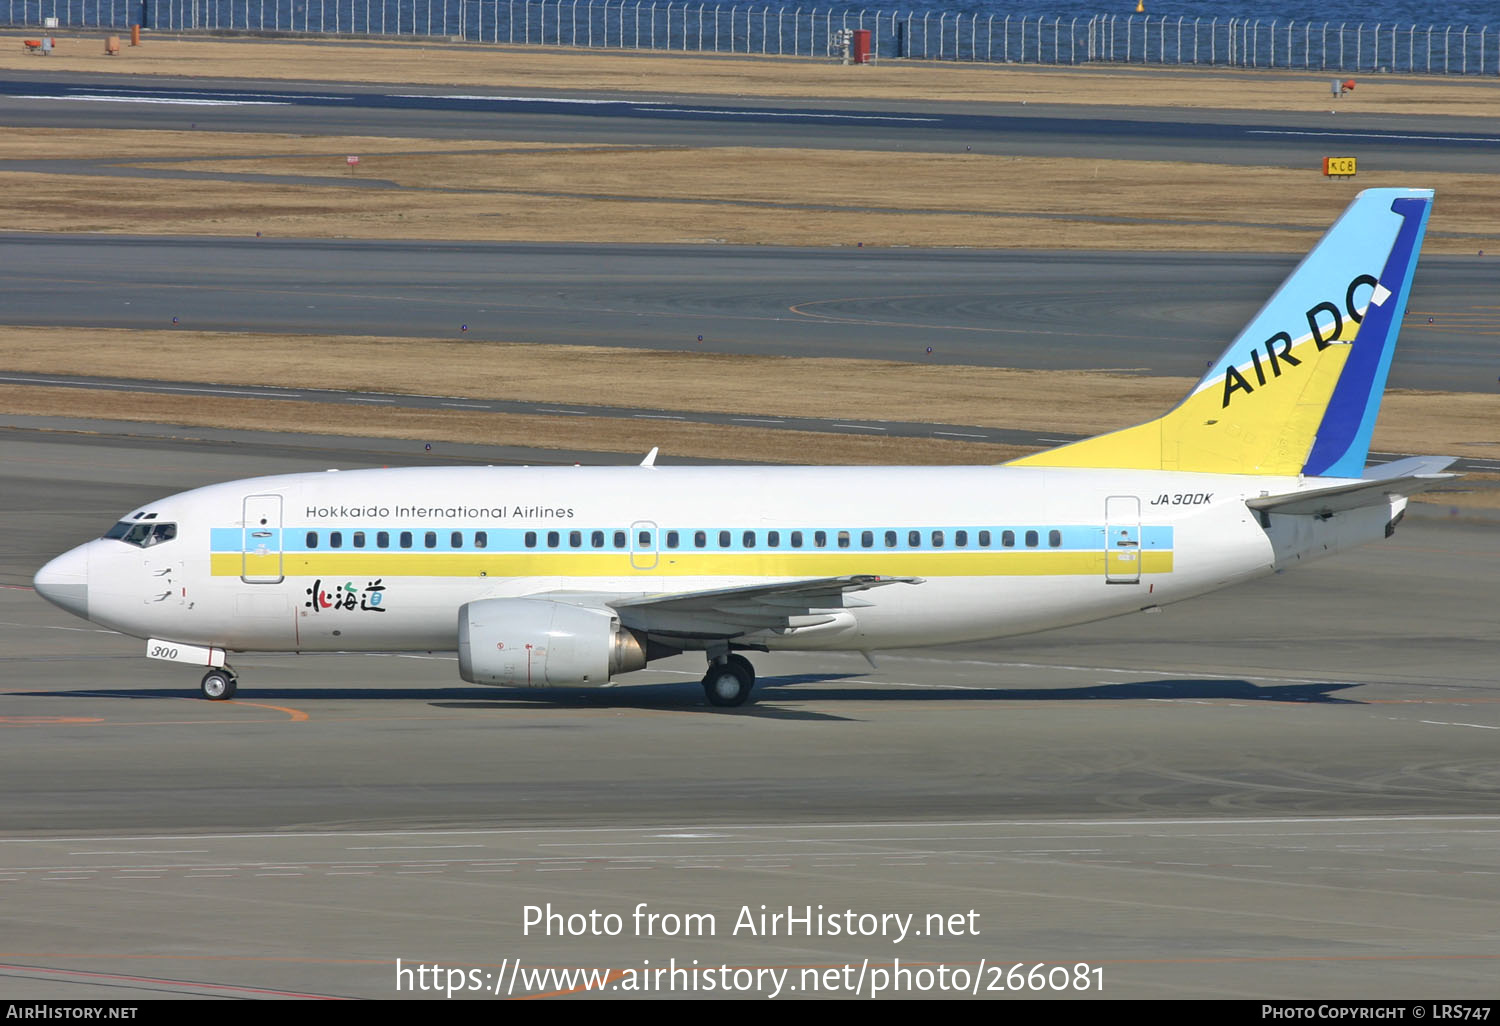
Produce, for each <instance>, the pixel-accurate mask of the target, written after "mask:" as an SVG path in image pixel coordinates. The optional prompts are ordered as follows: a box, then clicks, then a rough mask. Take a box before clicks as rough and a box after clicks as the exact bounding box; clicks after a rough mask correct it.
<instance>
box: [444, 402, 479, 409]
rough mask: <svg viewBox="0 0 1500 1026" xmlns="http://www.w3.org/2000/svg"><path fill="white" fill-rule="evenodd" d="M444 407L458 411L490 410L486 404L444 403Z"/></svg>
mask: <svg viewBox="0 0 1500 1026" xmlns="http://www.w3.org/2000/svg"><path fill="white" fill-rule="evenodd" d="M443 405H444V406H452V407H453V408H454V409H457V410H488V409H490V407H489V406H487V405H485V404H484V403H444V404H443Z"/></svg>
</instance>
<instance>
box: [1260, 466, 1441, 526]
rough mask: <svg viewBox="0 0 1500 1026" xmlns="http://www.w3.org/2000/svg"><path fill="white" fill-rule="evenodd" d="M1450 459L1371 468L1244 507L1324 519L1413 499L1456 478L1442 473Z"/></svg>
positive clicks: (1270, 496)
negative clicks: (1395, 499)
mask: <svg viewBox="0 0 1500 1026" xmlns="http://www.w3.org/2000/svg"><path fill="white" fill-rule="evenodd" d="M1453 459H1454V458H1453V457H1451V456H1412V457H1409V458H1408V459H1404V460H1395V461H1393V462H1391V463H1384V464H1381V465H1380V466H1377V467H1371V468H1370V469H1369V470H1366V471H1365V476H1364V478H1363V479H1361V480H1358V481H1345V482H1343V483H1341V484H1336V485H1326V486H1324V487H1312V488H1301V489H1298V490H1297V491H1294V492H1283V493H1281V494H1280V495H1262V496H1260V497H1258V498H1254V499H1246V500H1245V505H1247V506H1249V507H1250V508H1251V509H1253V510H1257V511H1259V512H1262V513H1290V514H1294V515H1296V514H1300V515H1303V516H1326V515H1329V514H1333V513H1339V512H1342V511H1344V510H1350V509H1359V508H1361V507H1363V506H1375V505H1379V504H1380V503H1382V502H1385V501H1387V499H1388V497H1390V496H1398V497H1404V496H1408V495H1415V494H1416V493H1418V492H1425V491H1427V490H1428V489H1429V488H1435V487H1437V486H1438V485H1440V484H1442V483H1443V482H1445V481H1451V480H1453V479H1454V478H1455V477H1458V476H1459V475H1457V474H1444V473H1442V471H1443V469H1444V468H1446V467H1447V466H1448V465H1449V464H1451V463H1452V462H1453Z"/></svg>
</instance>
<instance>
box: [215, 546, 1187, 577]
mask: <svg viewBox="0 0 1500 1026" xmlns="http://www.w3.org/2000/svg"><path fill="white" fill-rule="evenodd" d="M649 560H650V556H649V554H647V555H646V556H645V558H642V554H640V553H637V554H636V562H637V563H639V564H642V565H641V566H632V565H631V557H630V553H628V552H609V553H592V552H587V553H573V552H538V553H494V554H486V553H477V552H453V553H441V552H432V553H428V552H423V553H403V552H338V553H333V552H319V553H296V554H287V555H285V556H283V557H282V562H281V568H282V569H281V572H282V573H283V574H285V575H286V576H288V577H349V578H353V577H372V578H373V577H479V576H481V575H483V576H488V577H631V576H636V575H640V576H655V577H838V576H841V575H844V574H880V575H882V576H889V577H1027V576H1038V577H1055V576H1085V575H1095V576H1101V577H1102V576H1103V575H1104V553H1103V551H1082V552H1080V551H1076V550H1074V551H1056V552H1054V551H1048V550H1046V549H1035V550H1025V549H1022V550H1016V551H1005V550H1001V551H998V552H996V551H984V552H975V551H968V552H914V553H882V552H878V551H868V550H859V551H850V552H811V553H794V552H745V553H732V554H730V553H701V554H700V553H693V552H680V551H679V552H662V553H659V554H658V559H657V561H656V565H655V566H652V567H649V568H647V567H645V566H644V564H645V563H647V562H649ZM212 567H213V575H214V576H215V577H239V576H240V574H241V568H242V556H241V554H240V553H237V552H220V553H215V554H214V556H213V563H212ZM255 572H256V573H257V574H260V573H264V572H265V571H264V570H263V569H257V570H256V571H255ZM1141 572H1142V573H1148V574H1165V573H1171V572H1172V553H1171V552H1170V551H1159V550H1148V551H1144V552H1142V553H1141Z"/></svg>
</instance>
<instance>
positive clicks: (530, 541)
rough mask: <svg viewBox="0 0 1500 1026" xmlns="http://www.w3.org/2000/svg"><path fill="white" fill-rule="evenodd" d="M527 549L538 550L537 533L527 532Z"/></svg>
mask: <svg viewBox="0 0 1500 1026" xmlns="http://www.w3.org/2000/svg"><path fill="white" fill-rule="evenodd" d="M526 547H527V548H528V549H534V548H536V532H535V531H527V532H526Z"/></svg>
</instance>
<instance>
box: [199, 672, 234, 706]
mask: <svg viewBox="0 0 1500 1026" xmlns="http://www.w3.org/2000/svg"><path fill="white" fill-rule="evenodd" d="M238 687H239V678H238V677H236V676H235V673H234V671H233V670H231V669H230V668H229V667H227V666H219V667H215V668H214V669H212V670H209V671H208V672H207V673H205V674H204V675H203V680H202V681H201V682H200V683H199V684H198V690H199V691H200V692H202V694H203V697H204V698H206V699H208V700H209V701H210V702H227V701H228V700H229V699H231V698H233V697H234V693H235V691H236V690H237V689H238Z"/></svg>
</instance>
